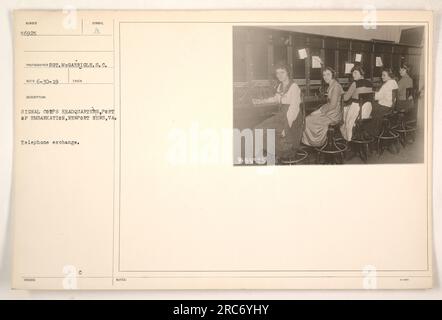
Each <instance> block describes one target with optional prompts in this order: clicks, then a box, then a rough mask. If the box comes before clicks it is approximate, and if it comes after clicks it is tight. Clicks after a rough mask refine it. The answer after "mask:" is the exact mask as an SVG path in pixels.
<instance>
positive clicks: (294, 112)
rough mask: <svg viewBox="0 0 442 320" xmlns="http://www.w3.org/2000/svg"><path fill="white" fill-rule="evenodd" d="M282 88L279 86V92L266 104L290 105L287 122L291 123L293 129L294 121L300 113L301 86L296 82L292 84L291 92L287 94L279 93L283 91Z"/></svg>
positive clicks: (267, 100) (288, 91)
mask: <svg viewBox="0 0 442 320" xmlns="http://www.w3.org/2000/svg"><path fill="white" fill-rule="evenodd" d="M281 88H282V84H280V85H279V86H278V90H277V91H278V92H277V93H276V94H275V95H274V96H273V97H270V98H268V99H266V102H269V103H281V104H288V105H289V108H288V110H287V121H288V123H289V126H290V127H291V126H292V123H293V121H295V119H296V117H297V116H298V113H299V104H300V102H301V89H299V86H298V85H297V84H296V83H294V82H293V83H292V84H291V86H290V88H289V90H287V92H286V93H282V92H279V91H282V89H281Z"/></svg>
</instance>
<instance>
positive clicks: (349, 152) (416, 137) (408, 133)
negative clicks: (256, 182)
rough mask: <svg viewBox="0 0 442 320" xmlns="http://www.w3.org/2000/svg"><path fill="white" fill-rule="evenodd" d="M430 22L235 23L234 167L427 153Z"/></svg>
mask: <svg viewBox="0 0 442 320" xmlns="http://www.w3.org/2000/svg"><path fill="white" fill-rule="evenodd" d="M424 44H425V27H424V26H419V25H417V26H412V25H377V26H367V25H361V24H360V25H281V26H277V25H271V26H267V25H266V26H234V27H233V128H234V164H235V165H272V164H276V165H295V164H300V165H307V164H387V163H390V164H391V163H392V164H401V163H422V162H423V161H424V137H425V130H426V128H425V115H426V112H425V81H426V80H425V77H426V74H425V54H426V53H425V50H424Z"/></svg>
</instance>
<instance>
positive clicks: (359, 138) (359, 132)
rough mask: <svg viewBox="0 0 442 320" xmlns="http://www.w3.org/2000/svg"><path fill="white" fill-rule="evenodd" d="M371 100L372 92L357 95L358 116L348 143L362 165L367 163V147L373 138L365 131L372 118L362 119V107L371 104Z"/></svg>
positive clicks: (368, 150) (372, 97)
mask: <svg viewBox="0 0 442 320" xmlns="http://www.w3.org/2000/svg"><path fill="white" fill-rule="evenodd" d="M373 100H374V92H367V93H360V94H359V102H358V103H359V115H358V118H357V119H356V123H355V127H354V128H353V135H352V139H351V141H350V145H351V148H352V149H353V151H354V153H355V154H358V155H359V158H361V160H362V161H363V162H364V163H367V160H368V155H369V153H370V148H369V145H370V143H373V142H374V138H373V137H372V136H371V135H370V134H369V133H368V132H367V130H366V126H367V124H368V123H369V122H371V121H372V118H371V117H368V118H362V107H363V105H364V104H365V103H367V102H370V103H371V104H373Z"/></svg>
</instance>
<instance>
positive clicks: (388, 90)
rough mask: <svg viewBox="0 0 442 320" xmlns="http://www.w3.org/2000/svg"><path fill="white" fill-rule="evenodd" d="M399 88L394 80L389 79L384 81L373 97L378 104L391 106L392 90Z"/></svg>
mask: <svg viewBox="0 0 442 320" xmlns="http://www.w3.org/2000/svg"><path fill="white" fill-rule="evenodd" d="M397 88H399V87H398V85H397V82H396V80H393V79H390V80H387V82H385V83H384V84H383V85H382V87H381V88H380V89H379V91H378V92H376V93H375V94H374V99H375V100H377V101H378V102H379V104H380V105H383V106H385V107H391V106H392V105H393V90H394V89H397Z"/></svg>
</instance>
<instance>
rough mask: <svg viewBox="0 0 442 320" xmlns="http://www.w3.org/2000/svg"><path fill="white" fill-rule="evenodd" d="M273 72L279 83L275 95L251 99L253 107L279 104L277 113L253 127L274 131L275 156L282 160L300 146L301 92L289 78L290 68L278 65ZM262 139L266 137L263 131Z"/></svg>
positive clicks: (301, 121)
mask: <svg viewBox="0 0 442 320" xmlns="http://www.w3.org/2000/svg"><path fill="white" fill-rule="evenodd" d="M275 72H276V78H277V79H278V81H279V84H278V86H277V88H276V94H275V95H274V96H273V97H270V98H267V99H253V103H254V104H255V105H259V104H262V103H279V104H280V108H279V111H278V113H277V114H275V115H273V116H272V117H270V118H268V119H266V120H264V121H263V122H261V123H260V124H258V125H257V126H255V127H254V129H264V130H265V129H274V130H275V139H276V141H275V153H276V154H275V156H276V158H283V157H285V156H288V155H289V154H291V153H292V152H294V151H296V150H297V149H298V148H299V146H300V144H301V136H302V130H303V118H302V117H303V115H302V113H301V112H300V108H299V104H300V102H301V90H300V89H299V87H298V85H297V84H296V83H295V82H294V81H293V79H291V78H290V68H289V67H288V66H287V65H285V64H282V63H280V64H278V65H277V66H276V67H275ZM264 137H266V132H265V131H264ZM267 143H268V142H267ZM267 143H265V144H264V148H265V150H267V148H266V144H267Z"/></svg>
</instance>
